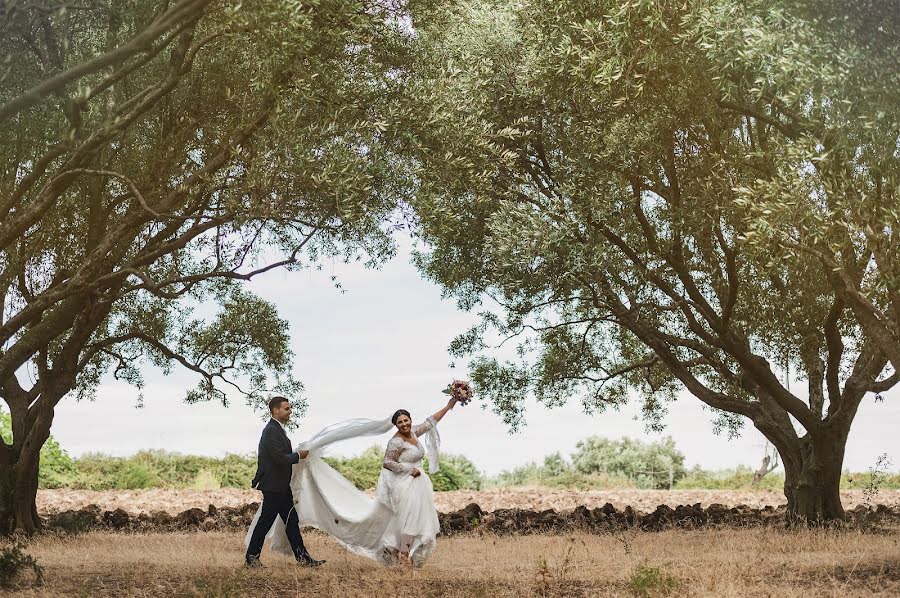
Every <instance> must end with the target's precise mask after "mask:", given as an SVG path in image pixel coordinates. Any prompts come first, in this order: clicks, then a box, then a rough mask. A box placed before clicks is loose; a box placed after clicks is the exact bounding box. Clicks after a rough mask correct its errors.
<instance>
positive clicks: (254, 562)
mask: <svg viewBox="0 0 900 598" xmlns="http://www.w3.org/2000/svg"><path fill="white" fill-rule="evenodd" d="M244 566H245V567H247V568H248V569H265V568H266V566H265V565H263V564H262V563H261V562H260V561H259V557H258V556H251V557H249V558H248V559H247V561H246V562H245V563H244Z"/></svg>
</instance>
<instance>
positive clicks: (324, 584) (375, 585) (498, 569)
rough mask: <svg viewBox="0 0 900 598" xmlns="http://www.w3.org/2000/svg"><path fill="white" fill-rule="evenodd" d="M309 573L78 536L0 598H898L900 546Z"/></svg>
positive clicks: (483, 542) (681, 533)
mask: <svg viewBox="0 0 900 598" xmlns="http://www.w3.org/2000/svg"><path fill="white" fill-rule="evenodd" d="M305 536H306V541H307V544H308V546H309V550H310V552H311V553H312V554H313V555H315V556H316V557H317V558H322V559H327V561H328V562H327V563H325V565H324V566H323V567H321V568H319V569H315V570H310V569H306V568H301V567H298V566H297V564H296V563H294V562H293V561H291V560H289V559H288V558H286V557H283V556H279V555H274V554H272V553H271V552H269V551H268V550H266V551H264V552H263V561H264V563H265V564H266V568H265V569H261V570H247V569H244V568H243V567H242V566H241V565H242V562H243V556H244V554H243V550H244V548H243V539H244V534H243V532H230V533H218V532H209V533H203V532H199V533H169V534H132V533H126V534H122V533H109V532H91V533H88V534H83V535H78V536H43V537H38V538H35V539H34V540H33V541H32V542H31V543H30V544H29V545H28V546H27V551H28V552H29V553H30V554H32V555H34V557H35V558H37V560H38V562H39V563H40V564H41V565H42V566H43V567H44V576H45V582H44V585H43V586H36V585H33V584H31V583H29V579H28V577H27V576H23V578H22V579H21V580H18V581H17V583H16V584H15V586H14V587H10V588H9V589H8V590H7V591H5V592H4V590H3V589H2V588H0V596H3V597H4V598H5V596H10V597H12V596H15V597H16V598H24V597H33V598H49V597H54V598H55V597H56V596H86V597H87V596H90V597H92V598H93V597H99V596H115V597H117V598H118V597H120V596H154V597H161V598H171V597H173V596H219V597H225V596H229V597H231V596H233V597H235V598H237V597H244V596H297V597H301V596H302V597H303V598H314V597H321V598H333V597H334V596H341V597H347V598H356V597H361V596H365V597H369V596H371V597H373V598H377V597H385V598H397V597H398V596H422V597H433V598H438V597H440V598H463V597H465V598H470V597H478V596H481V597H485V598H488V597H489V598H506V597H511V598H513V597H514V598H526V597H530V596H535V597H547V598H549V597H551V596H552V597H560V598H562V597H566V598H572V597H585V598H587V597H594V596H596V597H607V596H609V597H612V596H629V597H644V598H654V597H662V596H679V597H680V596H697V597H704V598H706V597H716V598H719V597H728V596H777V597H778V598H790V597H796V598H800V597H809V596H816V598H825V597H832V596H833V597H835V598H837V597H840V598H845V597H850V596H853V597H855V596H860V597H862V596H866V597H868V596H898V595H900V559H898V555H900V533H898V530H897V529H885V530H881V532H879V533H861V532H859V531H850V532H835V531H831V530H801V531H791V532H787V531H784V530H775V529H769V528H744V529H732V530H715V531H713V530H690V531H686V530H670V531H664V532H659V533H647V532H623V533H620V534H584V533H574V534H567V535H549V536H548V535H532V536H524V537H523V536H508V537H498V536H493V535H491V534H485V535H478V534H468V535H464V536H458V537H451V538H444V537H440V538H439V539H438V547H437V550H436V552H435V554H434V555H433V556H432V558H431V559H430V560H429V561H428V562H427V563H426V564H425V566H424V567H422V568H421V569H414V570H410V569H408V568H406V567H384V566H380V565H377V564H375V563H374V562H373V561H369V560H367V559H364V558H362V557H358V556H355V555H353V554H350V553H349V552H348V551H346V550H344V549H343V548H342V547H341V546H340V545H338V544H337V542H335V541H334V540H332V539H331V538H329V537H327V536H324V535H323V534H314V533H309V534H305Z"/></svg>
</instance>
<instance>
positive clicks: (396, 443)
mask: <svg viewBox="0 0 900 598" xmlns="http://www.w3.org/2000/svg"><path fill="white" fill-rule="evenodd" d="M402 452H403V441H402V440H400V439H399V438H397V437H396V436H395V437H394V438H391V439H390V440H389V441H388V444H387V450H386V451H384V468H385V469H389V470H391V471H393V472H394V473H406V472H408V471H410V470H411V469H412V466H411V465H410V464H409V463H401V462H400V461H399V459H400V453H402Z"/></svg>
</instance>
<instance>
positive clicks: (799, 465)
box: [782, 429, 847, 525]
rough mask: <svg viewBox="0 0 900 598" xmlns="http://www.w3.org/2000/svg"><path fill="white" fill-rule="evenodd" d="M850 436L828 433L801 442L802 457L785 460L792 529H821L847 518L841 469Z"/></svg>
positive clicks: (821, 433)
mask: <svg viewBox="0 0 900 598" xmlns="http://www.w3.org/2000/svg"><path fill="white" fill-rule="evenodd" d="M846 444H847V434H845V433H840V432H834V431H832V430H827V429H826V430H825V431H823V432H820V433H819V434H817V435H816V437H812V436H810V435H809V434H807V435H806V436H804V437H803V438H801V439H800V451H799V455H794V457H795V458H794V459H784V458H782V462H783V463H784V471H785V477H784V494H785V496H786V497H787V501H788V524H789V525H797V524H800V525H819V524H822V523H827V522H831V521H836V520H843V519H844V518H845V514H844V507H843V505H841V493H840V484H841V468H842V467H843V463H844V449H845V447H846Z"/></svg>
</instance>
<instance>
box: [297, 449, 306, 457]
mask: <svg viewBox="0 0 900 598" xmlns="http://www.w3.org/2000/svg"><path fill="white" fill-rule="evenodd" d="M297 454H298V455H300V458H301V459H306V458H307V457H309V451H308V450H306V449H301V448H298V449H297Z"/></svg>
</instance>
